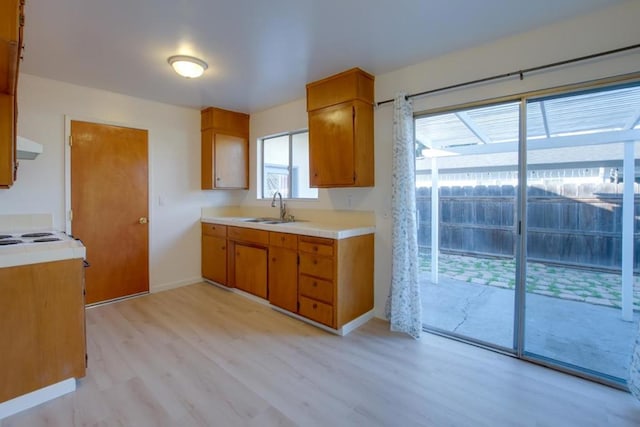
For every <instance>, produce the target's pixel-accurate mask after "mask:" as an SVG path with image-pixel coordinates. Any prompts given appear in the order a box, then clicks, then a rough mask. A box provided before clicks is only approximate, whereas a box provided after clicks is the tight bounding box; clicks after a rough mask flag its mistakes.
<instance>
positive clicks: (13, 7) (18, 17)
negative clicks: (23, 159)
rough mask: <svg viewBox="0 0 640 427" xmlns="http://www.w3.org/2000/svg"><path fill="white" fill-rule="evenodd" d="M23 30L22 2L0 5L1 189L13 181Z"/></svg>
mask: <svg viewBox="0 0 640 427" xmlns="http://www.w3.org/2000/svg"><path fill="white" fill-rule="evenodd" d="M23 26H24V0H4V1H3V2H2V3H0V188H9V187H11V185H13V183H14V181H15V180H16V174H17V168H18V162H17V160H16V136H17V131H16V127H17V126H16V125H17V120H18V106H17V99H18V98H17V89H18V71H19V68H20V53H21V50H22V40H23Z"/></svg>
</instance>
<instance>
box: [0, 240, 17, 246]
mask: <svg viewBox="0 0 640 427" xmlns="http://www.w3.org/2000/svg"><path fill="white" fill-rule="evenodd" d="M19 243H22V240H18V239H3V240H0V246H7V245H17V244H19Z"/></svg>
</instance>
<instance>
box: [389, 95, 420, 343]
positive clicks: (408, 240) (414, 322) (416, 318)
mask: <svg viewBox="0 0 640 427" xmlns="http://www.w3.org/2000/svg"><path fill="white" fill-rule="evenodd" d="M392 173H393V176H392V188H391V190H392V194H391V214H392V221H393V224H392V236H391V238H392V248H391V251H392V254H391V255H392V266H391V289H390V291H389V298H388V299H387V304H386V315H387V318H388V319H389V321H390V323H391V330H392V331H399V332H405V333H407V334H409V335H411V336H412V337H414V338H420V333H421V331H422V309H421V307H422V306H421V301H420V285H419V283H418V235H417V226H416V189H415V141H414V136H413V105H412V103H411V101H410V100H407V98H406V95H405V94H403V93H401V94H398V95H396V98H395V102H394V114H393V172H392Z"/></svg>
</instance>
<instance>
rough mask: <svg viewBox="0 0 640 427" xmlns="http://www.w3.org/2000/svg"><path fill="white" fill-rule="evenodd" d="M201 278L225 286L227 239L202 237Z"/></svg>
mask: <svg viewBox="0 0 640 427" xmlns="http://www.w3.org/2000/svg"><path fill="white" fill-rule="evenodd" d="M202 277H205V278H207V279H209V280H213V281H214V282H216V283H220V284H221V285H226V284H227V239H224V238H220V237H212V236H202Z"/></svg>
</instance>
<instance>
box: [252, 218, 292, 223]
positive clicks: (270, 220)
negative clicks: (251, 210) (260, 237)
mask: <svg viewBox="0 0 640 427" xmlns="http://www.w3.org/2000/svg"><path fill="white" fill-rule="evenodd" d="M242 222H255V223H259V224H284V223H287V222H295V221H285V220H281V219H278V218H247V219H243V220H242Z"/></svg>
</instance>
